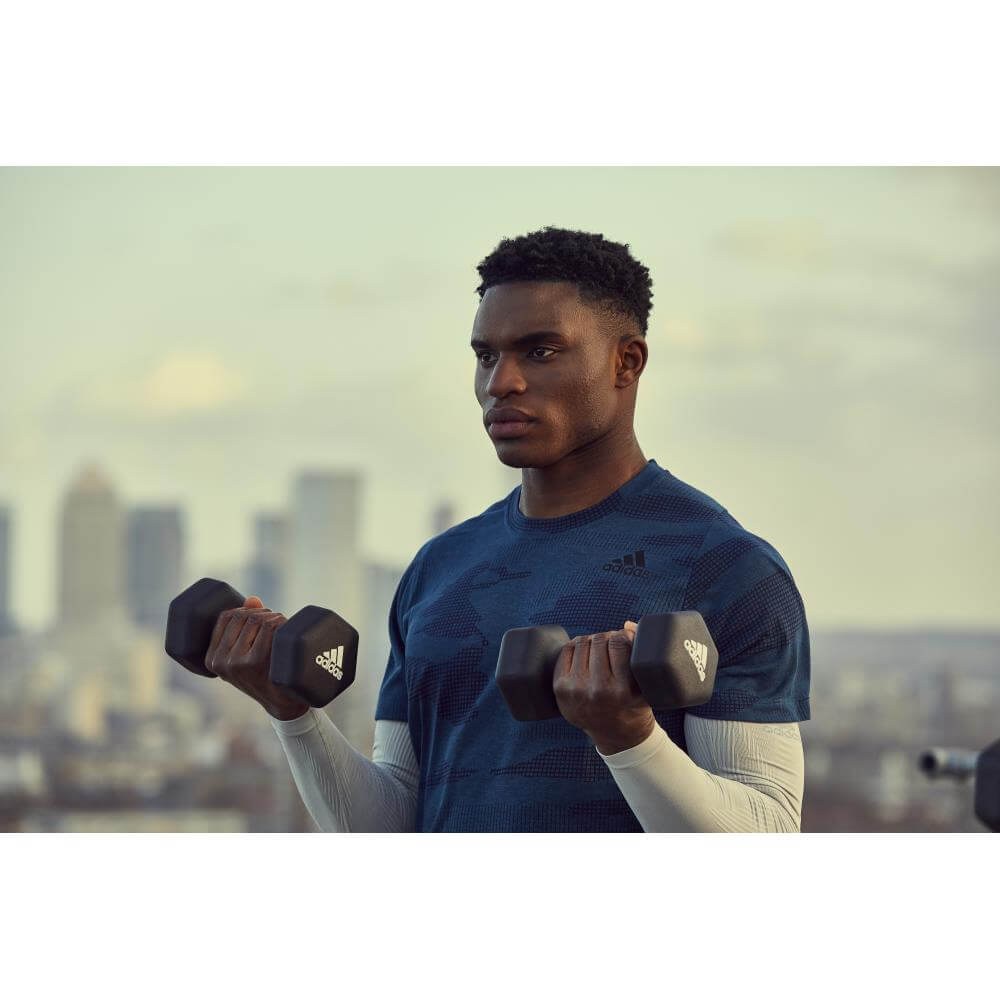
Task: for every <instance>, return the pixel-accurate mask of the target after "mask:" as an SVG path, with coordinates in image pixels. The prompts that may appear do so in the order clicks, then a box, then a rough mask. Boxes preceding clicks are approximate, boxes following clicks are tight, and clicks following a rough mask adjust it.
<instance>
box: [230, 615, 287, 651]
mask: <svg viewBox="0 0 1000 1000" xmlns="http://www.w3.org/2000/svg"><path fill="white" fill-rule="evenodd" d="M274 623H277V626H280V625H283V624H284V623H285V616H284V615H283V614H281V612H280V611H271V612H270V613H268V614H257V615H254V617H253V619H252V622H251V621H248V622H247V625H246V626H244V628H243V632H242V633H241V634H240V644H241V645H243V644H244V643H245V645H244V646H243V648H244V649H245V650H247V651H249V650H250V649H252V648H253V647H254V646H256V645H257V643H258V642H261V641H263V637H264V636H266V634H267V633H268V632H269V631H273V630H274V628H275V627H277V626H276V625H275V624H274ZM251 624H252V625H253V629H252V630H251V629H250V628H249V626H250V625H251Z"/></svg>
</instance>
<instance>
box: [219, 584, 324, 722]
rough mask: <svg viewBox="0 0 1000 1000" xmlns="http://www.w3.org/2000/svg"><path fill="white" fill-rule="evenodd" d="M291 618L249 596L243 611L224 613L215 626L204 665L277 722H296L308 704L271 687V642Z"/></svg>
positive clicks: (273, 686)
mask: <svg viewBox="0 0 1000 1000" xmlns="http://www.w3.org/2000/svg"><path fill="white" fill-rule="evenodd" d="M286 621H288V619H287V618H286V617H285V616H284V615H283V614H281V613H280V612H278V611H272V610H271V609H270V608H265V607H264V605H263V603H262V601H261V600H260V598H259V597H248V598H247V599H246V600H245V601H244V602H243V607H241V608H231V609H230V610H228V611H223V612H222V614H220V615H219V618H218V620H217V621H216V623H215V629H214V631H213V632H212V641H211V642H210V643H209V646H208V652H207V653H206V654H205V666H206V667H207V668H208V669H209V670H211V671H212V673H214V674H216V675H217V676H219V677H221V678H222V680H224V681H227V682H228V683H229V684H232V685H233V687H235V688H239V690H240V691H242V692H244V694H248V695H250V697H251V698H253V699H254V700H255V701H257V702H259V703H260V704H261V705H263V706H264V708H265V709H266V710H267V712H268V714H269V715H272V716H274V718H276V719H286V720H287V719H297V718H298V717H299V716H300V715H304V714H305V713H306V711H308V709H309V703H308V702H306V701H304V700H303V699H302V698H299V697H298V696H297V695H295V694H293V693H292V692H291V691H289V690H288V689H287V688H283V687H278V686H277V685H276V684H272V683H271V681H270V679H269V677H268V672H269V670H270V667H271V643H272V641H273V639H274V633H275V632H276V631H277V629H279V628H280V627H281V626H282V625H284V624H285V622H286Z"/></svg>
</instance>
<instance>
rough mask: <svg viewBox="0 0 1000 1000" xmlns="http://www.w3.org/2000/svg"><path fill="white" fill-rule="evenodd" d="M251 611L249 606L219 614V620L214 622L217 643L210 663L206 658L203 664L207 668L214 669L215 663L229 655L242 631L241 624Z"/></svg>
mask: <svg viewBox="0 0 1000 1000" xmlns="http://www.w3.org/2000/svg"><path fill="white" fill-rule="evenodd" d="M251 613H252V609H250V608H233V609H231V610H229V611H223V612H222V614H221V615H219V620H218V621H217V622H216V623H215V631H216V632H217V633H218V639H219V641H218V643H217V645H216V646H215V652H214V654H213V655H212V658H211V659H212V663H208V661H207V659H206V663H205V665H206V666H207V667H208V668H209V670H215V666H213V664H215V665H220V664H221V663H223V662H224V661H225V660H226V658H227V657H228V656H229V653H230V652H231V650H232V648H233V646H235V645H236V642H237V640H238V639H239V637H240V633H241V632H242V631H243V625H244V623H245V622H246V620H247V618H248V617H249V615H250V614H251Z"/></svg>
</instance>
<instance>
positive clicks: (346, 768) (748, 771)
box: [271, 709, 804, 833]
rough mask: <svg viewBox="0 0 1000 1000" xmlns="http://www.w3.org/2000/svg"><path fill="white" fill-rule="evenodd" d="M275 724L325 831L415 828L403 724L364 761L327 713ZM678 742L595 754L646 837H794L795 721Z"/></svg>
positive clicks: (725, 725) (743, 726)
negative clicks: (684, 746) (763, 834)
mask: <svg viewBox="0 0 1000 1000" xmlns="http://www.w3.org/2000/svg"><path fill="white" fill-rule="evenodd" d="M314 715H315V716H316V717H315V718H313V716H314ZM271 721H272V723H273V725H274V729H275V731H276V732H277V734H278V738H279V740H280V741H281V745H282V747H283V748H284V750H285V754H286V756H287V757H288V761H289V764H290V765H291V769H292V775H293V777H294V778H295V784H296V787H297V788H298V790H299V794H300V795H301V796H302V801H303V802H304V803H305V805H306V808H307V809H308V810H309V813H310V815H311V816H312V817H313V819H314V820H315V821H316V824H317V826H319V828H320V829H321V830H324V831H333V832H337V831H342V832H347V831H352V830H353V831H359V832H361V831H368V832H372V831H374V832H385V833H389V832H401V831H409V830H412V829H413V827H414V822H415V817H416V800H417V786H418V783H419V765H418V764H417V759H416V755H415V754H414V752H413V743H412V742H411V740H410V730H409V726H408V725H407V724H406V723H405V722H394V721H388V720H384V719H379V720H377V721H376V722H375V747H374V752H373V754H372V760H370V761H369V760H368V759H367V758H365V757H364V756H363V755H362V754H360V753H358V752H357V751H356V750H355V749H354V748H353V747H352V746H351V745H350V744H349V743H348V742H347V740H346V738H345V737H344V735H343V734H342V733H341V732H340V730H339V729H337V727H336V726H335V725H334V724H333V722H332V721H331V719H330V717H329V716H328V715H327V714H326V713H325V712H321V711H318V710H314V709H311V710H310V711H309V712H307V713H306V715H304V716H302V717H301V718H299V719H294V720H292V721H291V722H280V721H279V720H277V719H272V720H271ZM684 735H685V738H686V741H687V745H688V752H689V753H690V755H691V756H690V757H689V756H688V755H687V754H685V753H684V752H683V751H682V750H681V749H680V748H679V747H678V746H676V745H675V744H674V743H673V742H672V741H671V740H670V738H669V737H668V736H667V734H666V733H665V732H664V731H663V729H662V728H660V726H656V728H655V729H654V730H653V732H652V734H651V735H650V736H649V737H648V738H647V739H646V740H645V741H644V742H643V743H641V744H639V745H638V746H636V747H632V748H631V749H629V750H623V751H622V752H621V753H617V754H611V755H609V756H607V757H605V756H604V755H603V754H600V751H598V754H599V755H600V756H601V757H602V758H603V760H604V761H605V763H606V764H607V765H608V767H609V768H610V770H611V773H612V775H613V777H614V779H615V781H616V783H617V784H618V787H619V789H620V790H621V792H622V795H623V796H624V797H625V800H626V801H627V802H628V804H629V806H630V807H631V809H632V811H633V812H634V813H635V815H636V818H637V819H638V820H639V822H640V824H641V825H642V828H643V830H644V831H645V832H647V833H653V832H681V831H684V832H706V833H707V832H767V831H771V832H795V831H797V830H799V828H800V825H801V809H802V793H803V784H804V760H803V753H802V741H801V735H800V733H799V727H798V725H797V724H796V723H780V724H779V723H766V724H765V723H753V722H729V721H720V720H715V719H700V718H698V717H697V716H693V715H690V714H689V715H687V716H686V717H685V722H684Z"/></svg>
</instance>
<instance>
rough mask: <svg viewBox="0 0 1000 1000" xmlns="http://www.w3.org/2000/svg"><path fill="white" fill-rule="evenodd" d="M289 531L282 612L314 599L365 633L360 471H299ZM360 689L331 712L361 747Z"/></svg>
mask: <svg viewBox="0 0 1000 1000" xmlns="http://www.w3.org/2000/svg"><path fill="white" fill-rule="evenodd" d="M288 532H289V545H288V576H287V585H286V590H285V607H284V608H283V609H282V611H283V613H284V614H286V615H287V616H288V617H291V616H292V615H293V614H294V613H295V612H296V611H298V610H299V609H300V608H302V607H304V606H305V605H307V604H315V605H318V606H320V607H323V608H330V610H332V611H336V613H337V614H338V615H340V616H341V617H342V618H346V619H347V621H349V622H350V623H351V624H352V625H353V626H354V627H355V628H356V629H357V630H358V632H359V633H360V632H361V629H362V625H361V622H362V614H363V603H364V598H363V593H362V591H363V588H364V582H363V574H362V567H361V554H360V545H359V541H360V534H361V477H360V475H359V474H357V473H355V472H351V471H334V470H331V471H307V472H302V473H300V474H299V475H298V477H297V478H296V479H295V482H294V484H293V487H292V501H291V508H290V512H289V524H288ZM361 641H362V642H363V641H364V639H363V637H362V639H361ZM359 652H360V650H359ZM358 694H359V692H356V691H352V690H351V689H348V690H347V691H345V692H344V694H343V695H342V696H341V697H339V698H337V699H335V700H334V701H333V702H331V703H330V704H329V705H328V706H327V707H326V712H327V713H328V714H329V716H330V718H331V719H332V720H333V721H334V723H335V724H336V726H337V728H338V729H340V731H341V732H342V733H343V734H344V735H345V736H346V737H347V738H348V740H350V742H351V744H352V745H354V746H356V747H358V749H361V748H362V747H363V746H364V741H365V738H366V737H365V734H366V733H367V731H368V720H367V718H366V712H365V705H364V704H363V701H362V699H361V698H359V697H358Z"/></svg>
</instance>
